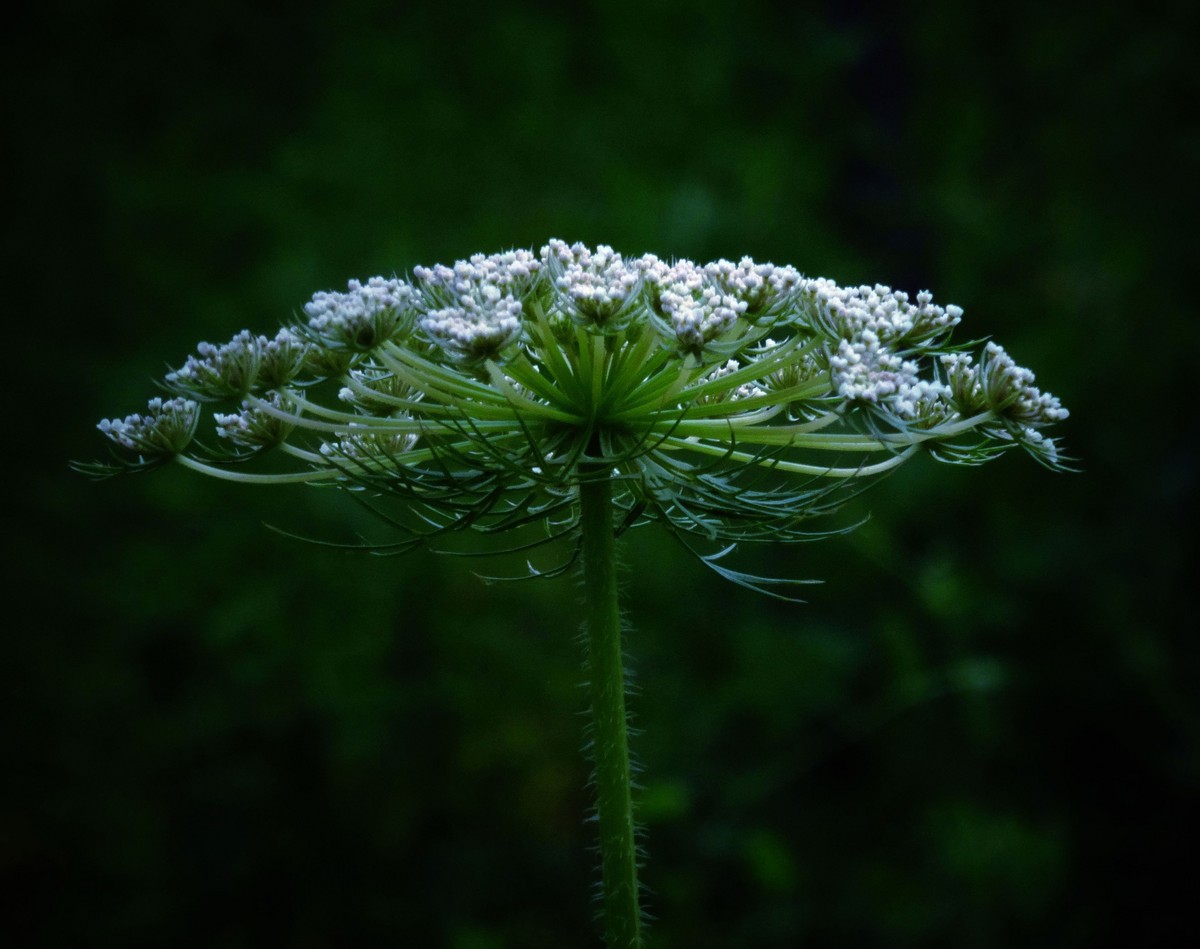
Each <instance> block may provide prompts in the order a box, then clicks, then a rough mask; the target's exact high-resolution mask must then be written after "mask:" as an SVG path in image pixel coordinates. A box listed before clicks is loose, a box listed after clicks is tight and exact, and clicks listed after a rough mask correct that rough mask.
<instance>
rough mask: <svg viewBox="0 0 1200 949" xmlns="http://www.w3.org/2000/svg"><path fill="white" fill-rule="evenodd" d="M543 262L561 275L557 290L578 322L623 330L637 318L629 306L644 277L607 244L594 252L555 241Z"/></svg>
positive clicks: (544, 256)
mask: <svg viewBox="0 0 1200 949" xmlns="http://www.w3.org/2000/svg"><path fill="white" fill-rule="evenodd" d="M542 261H543V262H544V264H545V265H546V267H547V268H548V269H549V270H550V271H551V272H552V273H554V274H556V275H557V276H555V278H554V286H555V289H557V290H558V291H559V292H560V293H561V294H562V297H563V299H564V300H565V302H566V307H567V311H568V314H569V315H570V316H571V317H572V318H573V319H574V320H575V321H576V322H579V323H583V324H585V325H587V324H590V325H593V326H598V327H605V328H608V329H620V328H621V327H623V326H624V325H625V324H626V323H627V322H628V319H629V318H631V317H632V316H633V315H634V312H635V311H634V309H633V308H632V307H629V306H627V304H628V303H630V302H631V301H633V300H634V299H635V293H636V291H637V290H638V285H639V283H640V279H641V278H640V275H639V273H638V271H637V269H636V268H634V267H630V266H629V265H627V264H626V263H625V261H624V259H623V258H622V257H621V255H620V254H618V253H617V252H616V251H614V250H613V249H612V248H611V247H609V246H608V245H607V244H601V245H600V246H598V247H597V248H596V250H595V251H594V252H593V251H592V250H590V249H589V248H588V247H587V246H585V245H584V244H580V243H575V244H572V245H570V246H568V245H567V243H566V241H560V240H552V241H550V243H549V244H547V245H546V246H545V247H543V248H542ZM622 317H624V318H622Z"/></svg>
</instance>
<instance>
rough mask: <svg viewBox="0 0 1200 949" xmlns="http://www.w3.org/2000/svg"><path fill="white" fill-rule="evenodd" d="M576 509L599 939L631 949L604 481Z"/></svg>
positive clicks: (621, 724)
mask: <svg viewBox="0 0 1200 949" xmlns="http://www.w3.org/2000/svg"><path fill="white" fill-rule="evenodd" d="M579 501H580V524H581V528H582V530H583V583H584V588H585V590H586V600H587V611H588V624H587V625H588V677H589V679H590V690H591V702H592V753H593V755H594V757H595V766H596V771H595V785H596V812H597V817H598V821H599V825H600V863H601V870H602V873H603V881H604V890H603V894H604V907H603V913H604V934H605V940H606V941H607V943H608V946H609V949H637V947H640V946H641V945H642V935H641V912H640V910H639V909H638V882H637V851H636V848H635V845H634V839H633V800H632V796H631V793H630V778H631V774H630V766H629V724H628V721H627V719H626V715H625V670H624V668H623V666H622V659H621V615H620V608H619V606H618V602H617V562H616V538H615V537H614V536H613V526H612V516H613V508H612V485H611V482H610V480H609V479H608V478H607V477H604V476H602V477H600V478H598V479H595V480H585V481H584V482H583V483H582V484H581V485H580V487H579Z"/></svg>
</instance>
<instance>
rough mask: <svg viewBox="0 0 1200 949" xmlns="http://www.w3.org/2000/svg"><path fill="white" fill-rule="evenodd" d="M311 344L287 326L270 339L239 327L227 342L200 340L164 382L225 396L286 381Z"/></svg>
mask: <svg viewBox="0 0 1200 949" xmlns="http://www.w3.org/2000/svg"><path fill="white" fill-rule="evenodd" d="M309 349H310V347H309V346H308V344H306V343H305V342H304V341H303V340H302V339H301V338H300V337H299V336H297V335H296V334H295V333H294V332H293V331H292V330H290V329H288V328H287V327H283V328H282V329H281V330H279V332H278V333H276V334H275V336H274V338H273V339H268V338H267V337H266V336H254V335H252V334H251V333H250V331H249V330H242V331H241V332H240V333H238V334H237V335H236V336H234V337H233V339H231V340H230V341H229V342H227V343H223V344H222V345H220V346H216V345H214V344H212V343H201V344H200V345H199V346H197V347H196V354H195V355H193V356H188V358H187V361H186V362H185V363H184V364H183V366H182V367H181V368H179V369H175V370H173V371H171V372H168V373H167V375H166V377H165V378H164V380H163V381H164V382H165V383H166V384H167V386H168V387H169V388H171V389H174V390H175V391H176V392H181V393H184V394H186V395H189V396H193V397H195V398H200V399H227V398H231V397H236V396H241V395H244V394H245V393H247V392H249V391H251V390H254V389H261V388H268V389H276V388H279V387H280V386H284V385H287V384H288V383H289V382H291V381H292V379H294V378H295V377H296V376H297V374H298V373H299V372H300V370H301V368H302V367H303V365H304V360H305V357H306V355H307V354H308V352H309Z"/></svg>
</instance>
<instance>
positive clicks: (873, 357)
mask: <svg viewBox="0 0 1200 949" xmlns="http://www.w3.org/2000/svg"><path fill="white" fill-rule="evenodd" d="M829 368H830V370H831V373H832V377H833V383H834V385H835V386H836V387H837V395H838V397H839V398H840V399H842V400H843V401H844V402H846V403H854V402H857V403H869V404H871V405H876V406H880V407H883V408H886V409H887V410H888V412H889V413H890V414H891V415H892V416H894V417H895V418H897V419H901V420H903V421H916V420H924V421H929V422H938V421H942V420H944V419H946V418H949V417H950V416H951V415H953V414H954V408H953V407H952V405H951V403H950V401H949V400H950V397H951V394H952V392H951V388H950V386H948V385H946V384H945V383H943V382H939V381H937V380H931V379H922V378H921V377H920V367H919V366H918V364H917V363H916V362H914V361H912V360H908V359H904V358H903V357H901V356H899V355H897V354H896V353H893V352H890V351H888V350H887V349H886V348H885V347H884V346H883V345H881V343H880V340H879V337H878V336H876V335H875V333H873V332H872V331H870V330H865V331H863V333H862V334H861V336H860V337H859V338H858V339H856V340H855V341H854V342H851V341H849V340H842V341H841V343H840V344H839V345H838V351H837V353H836V354H835V355H832V356H830V357H829Z"/></svg>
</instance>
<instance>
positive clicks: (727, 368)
mask: <svg viewBox="0 0 1200 949" xmlns="http://www.w3.org/2000/svg"><path fill="white" fill-rule="evenodd" d="M741 368H742V364H741V363H740V362H738V361H737V360H736V359H730V360H727V361H726V362H725V363H724V364H722V365H720V366H718V367H717V368H716V369H714V370H713V371H712V372H710V373H709V374H708V378H707V381H709V382H712V381H713V380H715V379H723V378H724V377H725V376H728V375H730V374H732V373H735V372H737V371H738V370H739V369H741ZM766 394H767V393H766V390H765V389H763V388H762V387H761V386H757V385H755V384H754V383H753V382H743V383H742V384H741V385H739V386H738V387H737V388H736V389H726V390H725V391H723V392H720V393H718V394H716V395H715V396H712V397H711V398H709V399H705V400H704V401H712V402H724V401H727V400H728V401H731V402H732V401H735V400H738V399H753V398H756V397H757V396H760V395H766Z"/></svg>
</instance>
